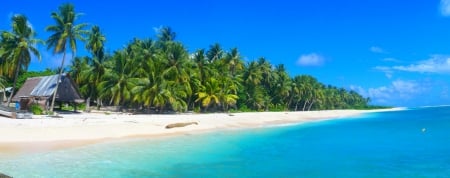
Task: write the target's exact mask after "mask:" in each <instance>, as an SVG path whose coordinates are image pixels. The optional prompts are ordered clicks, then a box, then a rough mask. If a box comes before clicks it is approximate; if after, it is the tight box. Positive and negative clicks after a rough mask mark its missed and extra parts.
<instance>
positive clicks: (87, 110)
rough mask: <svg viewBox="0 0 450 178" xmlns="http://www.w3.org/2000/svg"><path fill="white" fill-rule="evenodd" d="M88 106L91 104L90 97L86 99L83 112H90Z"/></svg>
mask: <svg viewBox="0 0 450 178" xmlns="http://www.w3.org/2000/svg"><path fill="white" fill-rule="evenodd" d="M90 104H91V97H88V98H87V99H86V109H85V111H86V112H91V109H90V108H91V106H90Z"/></svg>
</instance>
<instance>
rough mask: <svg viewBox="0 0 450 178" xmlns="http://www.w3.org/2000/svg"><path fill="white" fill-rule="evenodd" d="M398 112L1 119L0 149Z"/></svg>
mask: <svg viewBox="0 0 450 178" xmlns="http://www.w3.org/2000/svg"><path fill="white" fill-rule="evenodd" d="M398 109H399V108H396V109H385V110H330V111H309V112H251V113H230V114H227V113H214V114H167V115H157V114H151V115H150V114H149V115H130V114H127V113H72V114H59V116H60V117H58V118H53V117H52V118H51V117H47V116H33V119H10V118H4V117H0V151H6V152H8V151H26V152H29V151H41V150H48V149H59V148H65V147H72V146H78V145H84V144H92V143H97V142H101V141H105V140H111V139H121V138H129V137H157V136H172V135H175V136H176V135H184V134H195V133H203V132H209V131H218V130H232V129H246V128H259V127H271V126H281V125H287V124H301V123H305V122H314V121H322V120H327V119H340V118H348V117H350V116H356V115H360V114H364V113H368V112H384V111H395V110H398ZM188 122H195V123H197V124H192V125H187V126H185V127H176V128H171V129H166V126H167V125H169V124H174V123H188Z"/></svg>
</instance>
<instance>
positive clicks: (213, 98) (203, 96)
mask: <svg viewBox="0 0 450 178" xmlns="http://www.w3.org/2000/svg"><path fill="white" fill-rule="evenodd" d="M221 90H222V88H221V87H220V84H219V81H218V80H216V79H215V78H209V79H208V80H207V81H206V83H205V85H204V86H202V87H201V89H200V91H199V92H197V93H196V94H197V100H195V102H201V105H202V106H203V107H204V108H205V111H207V110H208V108H209V107H210V106H211V105H218V104H220V99H219V96H218V94H219V93H220V92H221Z"/></svg>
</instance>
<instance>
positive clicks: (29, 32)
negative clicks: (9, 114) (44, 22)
mask: <svg viewBox="0 0 450 178" xmlns="http://www.w3.org/2000/svg"><path fill="white" fill-rule="evenodd" d="M34 37H35V32H34V30H33V28H32V27H31V26H30V24H29V22H28V20H27V17H25V16H24V15H21V14H17V15H14V16H13V17H12V32H6V31H5V32H3V33H2V35H1V43H2V45H1V50H0V58H2V59H4V60H3V61H2V64H1V65H2V68H3V70H2V73H3V74H2V75H6V76H8V77H14V79H13V90H12V92H11V94H10V96H9V98H8V101H7V103H6V105H7V106H9V104H10V103H11V99H12V96H13V95H14V89H15V88H16V83H17V77H18V76H19V72H20V71H26V70H27V68H28V65H29V64H30V61H31V56H32V55H34V56H36V57H37V58H38V59H39V60H40V59H41V56H40V53H39V51H38V50H37V49H36V47H35V45H36V44H38V43H40V42H42V41H40V40H39V39H36V38H34Z"/></svg>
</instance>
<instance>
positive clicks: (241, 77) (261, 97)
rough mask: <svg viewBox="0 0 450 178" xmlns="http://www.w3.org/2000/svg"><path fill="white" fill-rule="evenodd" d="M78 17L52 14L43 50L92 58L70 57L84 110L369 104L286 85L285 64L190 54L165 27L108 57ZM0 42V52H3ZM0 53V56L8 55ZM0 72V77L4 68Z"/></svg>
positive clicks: (348, 95)
mask: <svg viewBox="0 0 450 178" xmlns="http://www.w3.org/2000/svg"><path fill="white" fill-rule="evenodd" d="M78 15H79V14H76V13H75V12H74V7H73V5H70V4H63V5H62V6H60V8H59V12H53V13H52V14H51V18H53V19H54V20H55V25H52V26H48V27H47V28H46V30H47V31H50V32H52V35H51V36H50V38H49V39H48V40H47V46H48V48H49V49H53V52H54V53H62V54H63V62H62V64H61V65H63V63H64V58H65V54H66V51H67V49H69V48H70V49H71V51H72V52H73V53H75V52H76V41H77V40H83V41H85V44H86V46H85V47H86V49H87V50H88V51H89V52H90V53H91V55H89V56H82V57H75V58H74V59H73V60H72V61H71V64H70V66H69V67H68V72H69V74H70V75H71V76H72V78H73V79H74V81H75V82H76V83H77V84H78V85H79V88H80V90H81V93H82V95H83V96H84V97H85V99H86V101H87V102H86V109H89V108H90V107H89V104H96V105H97V107H98V108H100V107H101V106H118V107H119V108H120V109H132V110H136V111H145V112H165V111H168V112H171V111H175V112H186V111H195V112H215V111H223V112H229V111H231V112H236V111H285V110H294V111H299V110H302V111H306V110H323V109H350V108H356V109H364V108H370V106H368V102H369V99H368V98H364V97H362V96H361V95H359V94H358V93H356V92H354V91H349V90H346V89H344V88H337V87H334V86H330V85H324V84H322V83H320V82H319V81H317V79H315V78H314V77H313V76H309V75H299V76H294V77H292V76H291V75H289V74H288V73H287V71H286V69H285V67H284V65H283V64H279V65H275V66H274V65H273V64H271V63H270V62H269V60H268V59H265V58H263V57H262V58H259V59H257V60H254V61H249V62H245V61H244V60H243V57H242V56H241V55H240V53H239V50H238V49H237V48H232V49H229V50H224V49H222V47H221V46H220V44H218V43H216V44H213V45H211V46H209V48H208V49H199V50H197V51H195V52H193V53H189V52H188V50H187V49H186V48H185V46H184V45H183V44H182V43H181V42H179V41H176V34H175V32H174V31H172V29H171V28H169V27H162V28H160V29H159V31H158V33H157V34H156V36H157V38H156V39H150V38H149V39H137V38H135V39H133V40H131V41H130V42H129V43H128V44H127V45H125V47H124V48H122V49H119V50H116V51H114V52H113V53H112V54H109V53H106V52H105V50H104V49H105V46H104V43H105V41H106V37H105V36H104V35H103V34H102V32H101V29H100V27H98V26H93V27H92V28H91V30H90V31H89V32H87V31H85V30H83V28H84V27H86V24H79V25H76V24H74V21H75V20H76V19H77V17H78ZM4 40H5V37H3V38H2V43H1V44H0V45H2V46H5V44H7V43H4V42H3V41H4ZM1 49H2V53H0V54H9V53H7V52H8V51H10V50H3V49H6V48H1ZM73 56H75V55H73ZM5 59H7V58H2V61H3V60H5ZM1 64H2V66H1V69H2V70H3V69H4V68H5V67H7V66H5V65H4V63H1ZM61 71H62V70H61ZM0 72H3V71H0ZM26 77H29V76H26ZM20 82H22V81H20Z"/></svg>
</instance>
